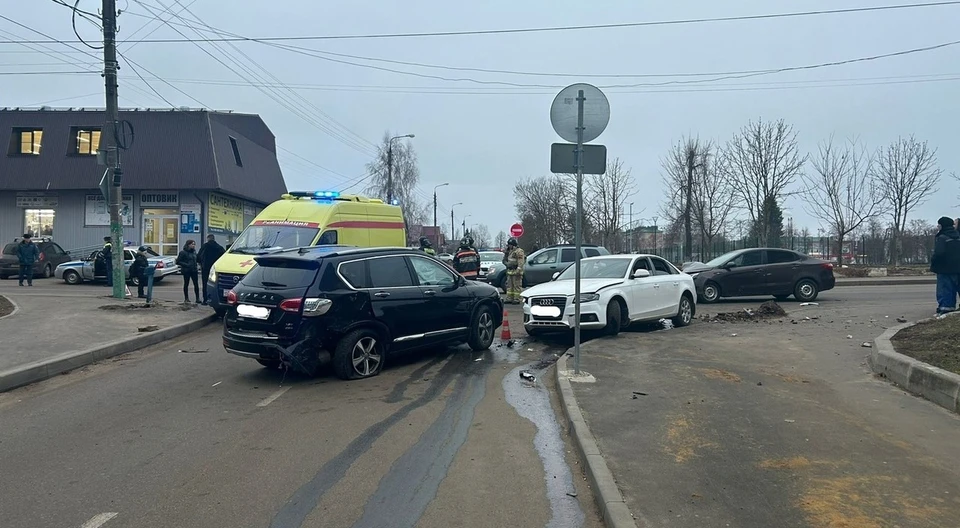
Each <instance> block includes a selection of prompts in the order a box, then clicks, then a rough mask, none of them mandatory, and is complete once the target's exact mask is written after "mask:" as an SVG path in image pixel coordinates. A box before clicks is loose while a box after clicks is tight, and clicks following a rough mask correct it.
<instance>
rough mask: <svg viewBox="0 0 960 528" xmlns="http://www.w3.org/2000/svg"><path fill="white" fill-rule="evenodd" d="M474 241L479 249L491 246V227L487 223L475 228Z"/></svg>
mask: <svg viewBox="0 0 960 528" xmlns="http://www.w3.org/2000/svg"><path fill="white" fill-rule="evenodd" d="M471 234H472V235H473V243H474V245H475V246H476V247H477V248H478V249H486V248H488V247H490V228H488V227H487V226H486V224H480V225H478V226H477V227H474V228H473V233H471Z"/></svg>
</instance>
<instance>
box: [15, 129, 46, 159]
mask: <svg viewBox="0 0 960 528" xmlns="http://www.w3.org/2000/svg"><path fill="white" fill-rule="evenodd" d="M19 132H20V154H32V155H34V156H39V155H40V141H41V140H42V139H43V130H20V131H19Z"/></svg>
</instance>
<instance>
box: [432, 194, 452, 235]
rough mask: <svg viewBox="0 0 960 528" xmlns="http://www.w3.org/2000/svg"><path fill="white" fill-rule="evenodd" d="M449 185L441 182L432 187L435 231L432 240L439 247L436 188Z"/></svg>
mask: <svg viewBox="0 0 960 528" xmlns="http://www.w3.org/2000/svg"><path fill="white" fill-rule="evenodd" d="M447 185H450V184H449V183H441V184H440V185H437V186H436V187H434V188H433V230H434V232H435V234H434V236H435V238H436V240H435V241H434V242H435V243H436V245H437V247H440V229H439V224H437V189H439V188H440V187H445V186H447Z"/></svg>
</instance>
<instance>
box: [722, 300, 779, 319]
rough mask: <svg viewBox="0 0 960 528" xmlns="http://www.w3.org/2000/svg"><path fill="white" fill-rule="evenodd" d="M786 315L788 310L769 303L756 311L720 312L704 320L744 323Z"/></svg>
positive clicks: (748, 309) (774, 303) (749, 309)
mask: <svg viewBox="0 0 960 528" xmlns="http://www.w3.org/2000/svg"><path fill="white" fill-rule="evenodd" d="M786 315H787V312H786V310H784V309H783V307H781V306H780V305H779V304H777V303H776V302H775V301H767V302H765V303H763V304H761V305H760V306H759V307H757V308H756V309H751V308H744V309H743V310H740V311H737V312H720V313H716V314H711V315H706V316H704V317H703V320H704V321H705V322H708V323H744V322H750V321H761V320H764V319H778V318H781V317H785V316H786Z"/></svg>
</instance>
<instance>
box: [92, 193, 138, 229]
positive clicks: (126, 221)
mask: <svg viewBox="0 0 960 528" xmlns="http://www.w3.org/2000/svg"><path fill="white" fill-rule="evenodd" d="M120 216H121V217H122V218H123V225H125V226H132V225H133V195H132V194H124V195H123V205H121V206H120ZM83 225H85V226H109V225H110V207H109V206H108V205H107V201H106V200H104V199H103V195H101V194H88V195H87V196H86V200H84V203H83Z"/></svg>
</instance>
